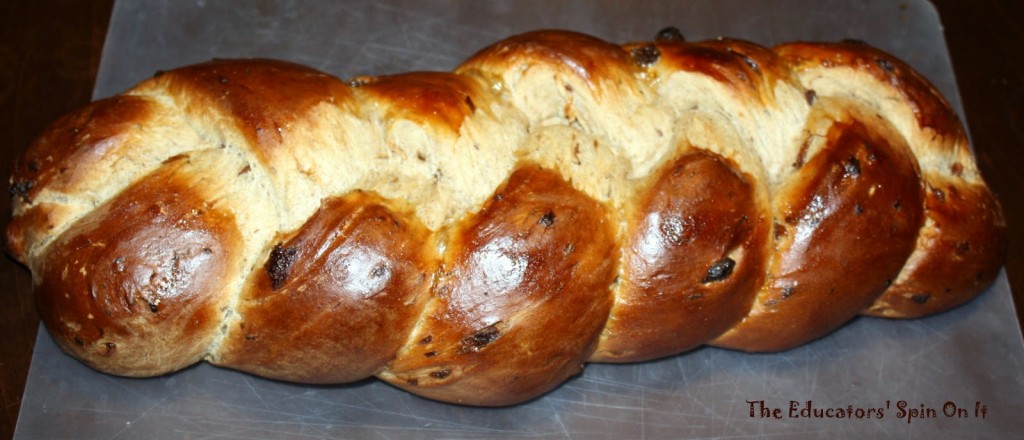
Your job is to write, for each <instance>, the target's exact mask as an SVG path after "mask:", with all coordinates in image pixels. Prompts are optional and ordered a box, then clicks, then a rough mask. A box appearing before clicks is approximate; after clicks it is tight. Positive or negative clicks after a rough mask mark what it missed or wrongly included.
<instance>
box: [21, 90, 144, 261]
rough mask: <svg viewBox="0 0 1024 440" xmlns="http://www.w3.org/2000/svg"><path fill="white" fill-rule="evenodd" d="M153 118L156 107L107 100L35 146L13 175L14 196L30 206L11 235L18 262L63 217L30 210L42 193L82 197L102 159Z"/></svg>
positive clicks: (51, 206) (58, 125)
mask: <svg viewBox="0 0 1024 440" xmlns="http://www.w3.org/2000/svg"><path fill="white" fill-rule="evenodd" d="M152 113H153V104H152V103H151V102H150V101H149V100H148V99H145V98H141V97H135V96H118V97H114V98H109V99H104V100H100V101H96V102H94V103H92V104H89V105H88V106H86V107H84V108H82V109H80V110H78V111H75V112H73V113H71V114H68V115H67V116H65V117H63V118H61V119H59V120H57V121H56V122H54V123H53V124H51V125H50V126H49V127H48V128H47V130H46V131H44V132H43V134H42V135H40V136H39V138H38V139H36V141H35V142H33V144H32V146H31V147H30V148H29V150H28V152H26V154H25V155H24V156H22V157H21V158H20V159H18V160H17V161H16V162H15V163H14V169H13V170H12V172H11V181H10V193H11V196H12V197H15V198H16V199H17V200H18V201H20V202H21V204H22V205H24V206H30V207H29V208H28V209H26V210H23V211H21V212H16V213H15V215H14V218H13V220H12V221H11V225H10V227H9V228H8V230H7V246H8V250H9V252H10V253H11V254H12V255H13V256H14V258H16V259H18V260H19V261H21V262H22V263H27V262H28V254H27V252H28V251H29V249H27V244H28V243H35V242H39V241H43V240H44V237H45V236H47V235H50V234H52V233H53V232H52V229H53V227H54V222H55V221H56V220H55V219H51V217H56V218H60V217H62V216H61V213H60V211H61V206H59V204H58V203H49V202H48V201H42V202H41V203H37V204H34V205H33V204H32V202H33V201H35V200H36V198H37V196H38V195H39V193H40V191H41V190H42V189H44V188H45V189H48V190H50V191H54V192H61V193H65V192H74V191H80V188H79V187H78V185H77V184H78V183H79V182H80V181H81V180H82V179H88V178H90V177H91V175H92V174H93V173H95V167H97V165H98V164H99V162H101V161H102V160H103V158H105V157H109V156H113V155H117V154H120V153H121V152H120V151H118V150H119V149H120V148H121V147H122V146H123V145H124V144H125V143H126V138H127V137H128V136H126V135H125V133H126V132H128V131H130V130H131V129H132V126H134V125H138V124H142V123H146V122H147V121H149V120H151V118H152Z"/></svg>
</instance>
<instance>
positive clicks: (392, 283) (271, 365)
mask: <svg viewBox="0 0 1024 440" xmlns="http://www.w3.org/2000/svg"><path fill="white" fill-rule="evenodd" d="M427 238H428V233H427V231H426V230H425V229H424V228H423V227H422V226H420V225H419V224H418V223H417V222H416V220H415V218H410V216H409V215H408V214H405V215H403V214H402V213H399V212H395V211H393V210H392V209H389V208H388V207H387V206H386V203H385V202H384V201H383V200H381V199H380V198H379V197H376V196H374V195H371V194H366V193H361V192H357V193H353V194H350V195H348V196H346V197H343V198H339V199H332V200H328V201H327V202H325V203H324V205H323V206H322V207H321V208H320V210H319V211H318V212H317V213H316V214H315V215H314V216H313V217H312V218H311V219H310V221H309V222H308V223H306V224H305V225H303V227H302V229H301V230H300V231H298V234H296V235H295V236H293V237H290V238H288V239H287V240H284V239H282V240H281V241H280V242H278V244H276V245H275V246H274V248H273V250H272V251H271V252H270V254H269V255H268V256H267V258H266V263H265V264H263V265H262V266H259V267H257V269H256V270H255V271H254V272H253V274H252V276H251V277H250V280H249V283H248V286H247V290H246V292H245V293H243V294H242V297H241V298H240V303H239V304H238V306H237V307H236V309H237V313H238V314H239V315H240V316H239V317H238V322H237V324H235V325H234V326H233V327H232V328H231V329H230V331H229V333H228V335H227V337H226V340H225V341H224V342H223V343H222V344H221V347H220V349H219V350H218V352H217V353H216V354H215V360H214V363H216V364H218V365H223V366H226V367H231V368H236V369H239V370H244V371H248V372H251V373H255V374H258V375H261V376H266V377H274V378H279V379H284V380H290V381H296V382H305V383H343V382H352V381H356V380H360V379H363V378H365V377H367V376H370V375H372V374H374V373H376V372H377V371H379V370H380V369H381V368H383V367H384V365H385V364H386V363H387V362H388V361H390V360H391V359H392V358H393V357H394V354H395V353H396V352H397V351H398V350H399V348H401V345H402V344H403V343H404V342H405V339H406V335H408V334H409V332H410V331H411V330H412V325H413V324H415V322H416V317H417V315H418V313H419V310H420V308H421V307H422V302H423V301H424V300H425V294H426V293H427V289H428V288H429V286H430V281H431V279H430V276H431V274H432V272H433V269H432V268H431V267H430V262H431V261H432V260H428V259H427V258H426V257H425V255H424V249H423V248H424V245H425V244H426V243H427V242H428V240H427Z"/></svg>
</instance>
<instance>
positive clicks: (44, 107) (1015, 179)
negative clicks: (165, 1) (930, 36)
mask: <svg viewBox="0 0 1024 440" xmlns="http://www.w3.org/2000/svg"><path fill="white" fill-rule="evenodd" d="M935 3H936V6H937V7H938V9H939V13H940V15H941V17H942V22H943V25H944V26H945V30H946V40H947V44H948V46H949V52H950V55H951V56H952V59H953V65H954V69H955V71H956V76H957V84H958V86H959V88H960V94H961V96H962V98H963V102H964V107H965V110H966V113H967V122H968V124H969V126H970V131H971V135H972V137H973V140H974V145H975V149H976V150H977V153H978V159H979V163H980V166H981V169H982V171H983V172H984V174H985V176H986V178H987V179H988V181H989V182H990V183H991V185H992V187H993V188H994V189H995V191H996V192H997V193H998V195H999V196H1000V198H1001V200H1002V203H1003V206H1004V209H1005V211H1006V216H1007V220H1008V222H1009V224H1010V228H1009V233H1008V237H1007V239H1008V242H1009V256H1008V259H1007V264H1006V270H1007V273H1008V275H1009V278H1010V284H1011V286H1012V289H1013V291H1014V299H1015V302H1016V304H1017V316H1018V317H1020V316H1021V312H1022V310H1024V308H1022V306H1021V305H1022V304H1024V294H1022V293H1021V292H1024V254H1022V252H1024V247H1022V246H1021V243H1022V240H1024V237H1022V234H1024V228H1021V227H1019V225H1021V222H1022V221H1024V198H1022V197H1021V196H1020V195H1021V194H1022V193H1024V178H1022V177H1021V176H1022V174H1024V28H1022V27H1021V26H1020V25H1019V23H1021V22H1024V2H1019V1H1017V0H974V1H969V2H968V1H963V0H936V1H935ZM111 5H112V0H97V1H71V0H33V1H16V2H2V4H0V23H2V27H0V35H2V38H0V139H2V140H3V141H2V142H0V148H2V149H3V151H2V153H0V169H2V170H3V171H2V172H0V175H2V177H3V179H4V181H6V180H7V175H8V171H7V170H9V169H10V166H11V161H12V160H13V158H14V157H16V156H17V154H19V153H20V152H21V151H23V150H24V149H25V148H26V146H27V145H28V143H29V142H30V141H31V139H32V138H33V137H34V136H35V135H36V134H37V133H38V132H39V131H40V130H42V129H43V127H44V126H45V125H46V124H48V123H49V122H51V121H53V120H54V119H56V118H57V117H59V116H60V115H61V114H63V113H65V112H67V111H70V110H71V109H73V108H75V107H78V106H80V105H82V104H84V103H86V102H88V101H89V98H90V95H91V93H92V86H93V82H94V79H95V77H96V69H97V67H98V64H99V59H100V55H101V54H102V48H103V38H104V36H105V34H106V28H107V25H108V22H109V16H110V9H111ZM0 200H2V202H0V203H2V205H0V227H2V228H4V229H6V226H7V223H8V222H9V214H8V212H9V211H10V201H9V199H8V198H7V197H0ZM0 274H2V275H0V276H2V281H0V282H2V283H3V285H4V286H5V288H4V289H3V290H2V291H0V295H2V297H0V402H2V405H3V413H2V415H0V439H2V438H10V437H12V435H13V432H14V427H15V423H16V421H17V415H18V408H19V405H20V402H21V395H22V393H23V391H24V388H25V378H26V376H27V374H28V366H29V363H30V361H31V355H32V347H33V343H34V340H35V336H36V329H37V326H38V318H37V316H36V314H35V310H34V308H33V305H32V300H31V297H30V277H29V274H28V271H27V270H26V269H24V268H23V267H21V266H18V265H17V264H16V263H14V262H13V261H12V260H11V259H10V258H6V257H5V258H0ZM8 286H14V288H13V289H12V288H10V287H8ZM1007 337H1015V336H1014V335H1007Z"/></svg>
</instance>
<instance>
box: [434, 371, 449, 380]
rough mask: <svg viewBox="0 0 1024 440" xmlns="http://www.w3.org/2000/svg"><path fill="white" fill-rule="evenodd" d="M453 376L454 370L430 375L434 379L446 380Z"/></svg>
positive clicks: (435, 372)
mask: <svg viewBox="0 0 1024 440" xmlns="http://www.w3.org/2000/svg"><path fill="white" fill-rule="evenodd" d="M451 374H452V370H449V369H444V370H437V371H432V372H431V373H430V377H433V378H434V379H444V378H446V377H448V376H450V375H451Z"/></svg>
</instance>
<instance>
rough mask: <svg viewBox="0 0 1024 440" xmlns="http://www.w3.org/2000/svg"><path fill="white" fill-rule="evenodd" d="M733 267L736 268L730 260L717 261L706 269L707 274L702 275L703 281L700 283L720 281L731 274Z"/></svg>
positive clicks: (727, 258) (734, 263)
mask: <svg viewBox="0 0 1024 440" xmlns="http://www.w3.org/2000/svg"><path fill="white" fill-rule="evenodd" d="M734 267H736V262H735V261H733V259H732V258H729V257H725V258H723V259H721V260H718V261H716V262H715V264H712V265H711V267H709V268H708V272H707V274H706V275H704V279H703V280H701V282H702V283H704V284H707V283H711V282H715V281H722V280H724V279H726V278H728V277H729V275H730V274H732V269H733V268H734Z"/></svg>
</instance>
